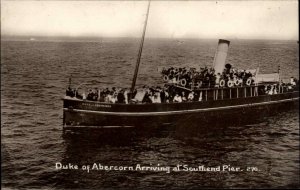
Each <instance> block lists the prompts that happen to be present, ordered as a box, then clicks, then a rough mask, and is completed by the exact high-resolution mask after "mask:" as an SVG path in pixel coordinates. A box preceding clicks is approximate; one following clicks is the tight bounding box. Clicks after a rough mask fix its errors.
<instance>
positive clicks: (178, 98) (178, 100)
mask: <svg viewBox="0 0 300 190" xmlns="http://www.w3.org/2000/svg"><path fill="white" fill-rule="evenodd" d="M173 102H178V103H180V102H182V98H181V96H179V95H178V93H176V95H175V96H174V99H173Z"/></svg>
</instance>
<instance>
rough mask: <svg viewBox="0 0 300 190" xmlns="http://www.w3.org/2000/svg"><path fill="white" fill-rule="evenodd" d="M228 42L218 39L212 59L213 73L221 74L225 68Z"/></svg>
mask: <svg viewBox="0 0 300 190" xmlns="http://www.w3.org/2000/svg"><path fill="white" fill-rule="evenodd" d="M229 44H230V41H228V40H223V39H219V43H218V48H217V51H216V54H215V59H214V69H215V73H216V74H217V73H220V74H222V72H223V70H224V68H225V61H226V57H227V52H228V48H229Z"/></svg>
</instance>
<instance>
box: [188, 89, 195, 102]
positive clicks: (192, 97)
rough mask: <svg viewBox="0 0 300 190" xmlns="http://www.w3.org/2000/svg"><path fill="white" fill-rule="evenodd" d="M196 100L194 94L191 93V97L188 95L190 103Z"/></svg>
mask: <svg viewBox="0 0 300 190" xmlns="http://www.w3.org/2000/svg"><path fill="white" fill-rule="evenodd" d="M193 100H194V92H193V91H192V92H190V93H189V95H188V101H190V102H191V101H193Z"/></svg>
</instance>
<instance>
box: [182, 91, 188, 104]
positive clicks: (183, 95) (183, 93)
mask: <svg viewBox="0 0 300 190" xmlns="http://www.w3.org/2000/svg"><path fill="white" fill-rule="evenodd" d="M181 94H182V96H181V97H182V98H181V99H182V101H183V102H186V101H187V99H186V96H185V92H184V91H182V93H181Z"/></svg>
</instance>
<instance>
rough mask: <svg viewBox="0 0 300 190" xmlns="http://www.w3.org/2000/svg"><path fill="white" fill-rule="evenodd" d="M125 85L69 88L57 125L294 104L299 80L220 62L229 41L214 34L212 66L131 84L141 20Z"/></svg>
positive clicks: (206, 115) (257, 111) (248, 111)
mask: <svg viewBox="0 0 300 190" xmlns="http://www.w3.org/2000/svg"><path fill="white" fill-rule="evenodd" d="M149 7H150V2H149V4H148V9H147V14H146V19H145V24H144V29H143V35H142V39H141V43H140V48H139V52H138V58H137V62H136V67H135V72H134V76H133V80H132V85H131V88H128V89H115V88H113V89H112V90H109V89H102V90H101V89H99V90H98V89H96V90H90V91H89V92H83V93H79V90H78V88H75V89H72V88H71V86H70V85H69V88H68V89H67V91H66V96H65V97H64V98H63V128H64V129H71V128H90V127H93V128H127V127H134V128H145V127H153V126H156V127H157V126H158V127H159V126H164V125H176V124H180V123H182V122H187V121H188V122H193V123H196V124H197V123H198V124H199V127H201V125H202V124H203V123H205V122H207V123H210V122H221V123H222V122H226V120H232V119H234V120H235V121H236V120H243V119H245V118H247V119H249V116H250V118H251V117H253V118H255V117H259V116H264V115H267V114H269V113H273V112H276V111H279V112H280V111H282V110H284V109H290V108H293V107H298V105H299V82H298V80H296V79H294V78H291V79H290V80H289V81H288V82H283V80H282V79H281V76H280V68H279V69H278V72H277V73H272V74H260V73H259V67H258V68H256V69H254V70H251V71H247V70H238V69H234V68H233V67H232V66H231V65H230V64H225V62H226V57H227V52H228V49H229V44H230V42H229V41H228V40H224V39H220V40H219V42H218V45H217V50H216V54H215V58H214V61H213V67H212V68H200V70H197V69H196V68H175V67H170V68H163V69H162V70H161V73H162V80H164V82H165V85H164V86H163V87H155V88H151V87H148V86H144V87H143V88H142V89H136V88H135V83H136V79H137V75H138V70H139V64H140V59H141V55H142V49H143V43H144V37H145V31H146V26H147V20H148V14H149Z"/></svg>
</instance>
